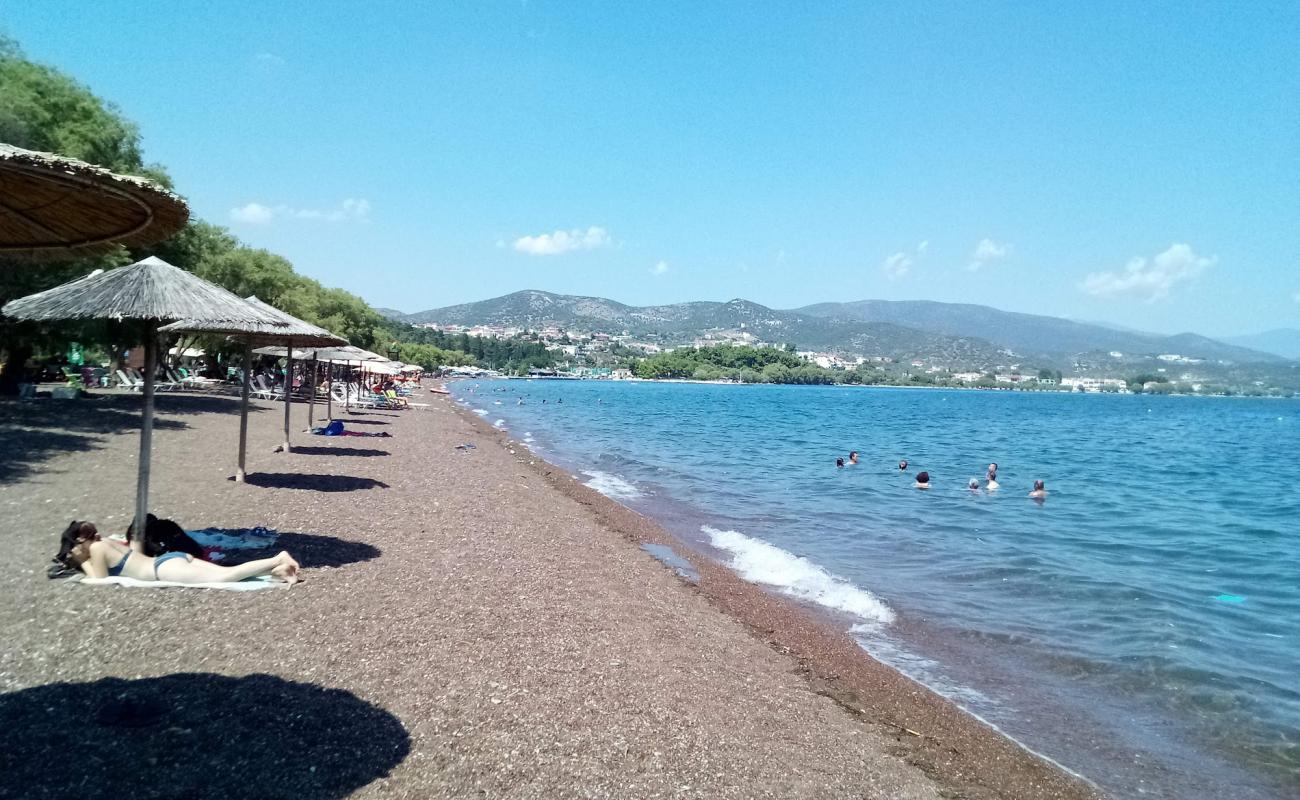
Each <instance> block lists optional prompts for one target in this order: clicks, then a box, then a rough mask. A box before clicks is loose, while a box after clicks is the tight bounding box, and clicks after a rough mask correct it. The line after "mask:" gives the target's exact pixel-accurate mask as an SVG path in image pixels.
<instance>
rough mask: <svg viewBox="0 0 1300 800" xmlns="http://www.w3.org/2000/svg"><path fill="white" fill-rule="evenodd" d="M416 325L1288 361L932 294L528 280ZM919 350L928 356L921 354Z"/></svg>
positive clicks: (422, 316) (1030, 356) (969, 359)
mask: <svg viewBox="0 0 1300 800" xmlns="http://www.w3.org/2000/svg"><path fill="white" fill-rule="evenodd" d="M394 318H395V319H399V320H400V321H404V322H409V323H412V324H420V323H425V322H437V323H440V324H446V325H467V326H473V325H505V326H512V327H519V328H529V329H538V328H546V327H552V326H553V327H558V328H565V329H572V330H587V331H591V332H595V333H609V334H620V333H623V332H627V333H629V334H630V335H632V336H633V337H635V338H644V339H648V340H652V341H656V342H659V343H663V344H668V345H679V344H685V343H689V342H690V341H692V340H693V339H695V338H698V337H700V336H702V335H704V334H706V333H708V332H710V331H714V332H716V331H724V330H727V331H737V330H743V331H744V332H747V333H750V334H752V335H753V336H755V337H756V338H757V339H759V340H761V341H766V342H773V343H786V342H789V343H794V344H797V345H798V346H800V347H806V348H812V349H826V350H837V351H841V352H846V353H855V352H856V353H858V354H861V355H872V354H873V353H871V352H864V351H867V350H871V349H873V348H874V349H877V350H879V349H880V348H884V347H893V348H895V349H897V350H898V353H897V354H898V355H901V356H909V355H912V354H914V353H916V352H920V351H926V352H927V353H929V354H930V356H929V357H934V358H941V357H943V354H944V353H948V354H950V355H951V356H954V357H955V356H961V357H960V359H958V360H960V361H961V362H962V363H977V362H981V363H982V362H997V361H998V360H1001V361H1003V362H1005V361H1008V360H1011V359H1012V358H1013V357H1018V358H1019V359H1020V360H1025V361H1036V362H1039V363H1043V364H1061V363H1063V362H1065V361H1069V360H1070V359H1075V358H1078V357H1081V356H1083V355H1085V354H1098V353H1101V354H1108V353H1110V352H1120V353H1123V354H1126V355H1141V356H1146V357H1154V356H1158V355H1178V356H1183V357H1186V358H1190V359H1205V360H1209V361H1222V362H1233V363H1269V362H1280V361H1283V360H1284V359H1283V358H1282V357H1281V356H1278V355H1275V354H1272V353H1268V352H1262V351H1258V350H1252V349H1249V348H1245V347H1241V346H1237V345H1234V344H1231V343H1226V342H1222V341H1218V340H1215V339H1211V338H1209V337H1205V336H1201V335H1199V334H1195V333H1182V334H1176V335H1173V336H1165V335H1160V334H1147V333H1140V332H1136V331H1123V330H1118V329H1115V328H1110V327H1105V326H1101V325H1094V324H1090V323H1085V322H1078V321H1074V320H1068V319H1063V318H1059V317H1050V316H1046V315H1037V314H1027V313H1023V312H1015V311H1002V310H1000V309H996V308H993V307H991V306H981V305H975V304H968V303H940V302H937V301H931V300H859V301H853V302H847V303H815V304H812V305H808V306H803V307H800V308H795V309H773V308H769V307H767V306H764V305H761V304H759V303H754V302H752V301H749V300H743V299H740V298H736V299H732V300H728V301H725V302H719V301H692V302H686V303H671V304H666V305H653V306H631V305H627V304H624V303H620V302H618V301H615V300H609V299H606V298H601V297H591V296H584V295H562V294H555V293H552V292H545V291H541V290H537V289H525V290H522V291H518V292H513V293H511V294H508V295H503V296H501V297H496V298H491V299H488V300H481V301H478V302H474V303H461V304H458V305H453V306H446V307H443V308H435V309H429V310H427V311H421V312H416V313H413V314H405V315H401V316H396V317H394ZM916 357H921V356H916Z"/></svg>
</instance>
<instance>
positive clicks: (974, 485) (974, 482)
mask: <svg viewBox="0 0 1300 800" xmlns="http://www.w3.org/2000/svg"><path fill="white" fill-rule="evenodd" d="M966 488H967V489H970V490H971V491H972V492H978V491H979V490H980V479H979V478H971V479H970V483H968V484H966Z"/></svg>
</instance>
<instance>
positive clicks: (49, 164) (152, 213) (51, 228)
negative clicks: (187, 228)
mask: <svg viewBox="0 0 1300 800" xmlns="http://www.w3.org/2000/svg"><path fill="white" fill-rule="evenodd" d="M189 218H190V210H189V208H188V207H187V206H186V205H185V201H184V200H182V199H181V198H179V197H177V196H176V195H174V194H172V193H171V192H169V191H167V190H166V189H164V188H162V187H161V186H159V185H157V184H156V183H154V182H153V181H150V180H147V179H145V178H136V177H132V176H129V175H118V174H116V173H113V172H109V171H108V170H106V169H104V168H103V167H97V166H95V165H93V164H87V163H86V162H84V161H78V160H77V159H75V158H65V157H64V156H58V155H54V154H53V153H40V152H37V151H35V150H24V149H22V148H21V147H14V146H13V145H8V144H0V254H3V255H4V256H6V257H11V258H12V257H19V258H23V259H27V260H40V259H50V258H60V257H62V258H69V257H79V256H84V255H90V254H93V253H96V252H99V251H101V250H104V249H107V248H109V247H111V246H113V245H115V244H123V245H128V246H140V245H146V244H152V243H153V242H156V241H159V240H160V239H165V238H167V237H168V236H170V235H172V234H173V233H175V232H176V231H178V230H180V229H181V228H182V227H184V225H185V222H186V220H188V219H189Z"/></svg>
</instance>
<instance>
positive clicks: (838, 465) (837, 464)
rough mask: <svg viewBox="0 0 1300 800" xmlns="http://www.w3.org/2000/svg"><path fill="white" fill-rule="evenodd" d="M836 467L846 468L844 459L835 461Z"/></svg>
mask: <svg viewBox="0 0 1300 800" xmlns="http://www.w3.org/2000/svg"><path fill="white" fill-rule="evenodd" d="M835 466H837V467H842V466H844V459H842V458H837V459H835Z"/></svg>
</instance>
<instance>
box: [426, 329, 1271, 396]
mask: <svg viewBox="0 0 1300 800" xmlns="http://www.w3.org/2000/svg"><path fill="white" fill-rule="evenodd" d="M415 327H418V328H424V329H427V330H433V331H440V332H442V333H445V334H449V335H460V334H465V335H467V336H471V337H483V338H487V339H513V338H524V339H528V340H532V341H537V342H540V343H541V344H543V345H544V346H545V347H546V348H547V349H548V350H550V351H551V352H552V353H554V354H555V358H556V367H555V369H554V370H542V369H534V370H532V372H533V374H534V375H554V376H557V377H579V378H601V379H615V380H620V379H624V380H625V379H633V378H635V377H636V373H635V372H634V369H633V368H634V366H635V364H636V363H637V361H638V360H639V359H644V358H647V357H650V356H655V355H659V354H663V353H672V352H674V351H676V350H678V349H700V348H711V347H728V346H730V347H751V348H760V349H762V348H777V349H786V350H789V348H790V343H785V342H772V341H764V340H762V339H760V338H759V337H758V336H756V335H754V334H753V333H751V332H750V331H749V330H747V327H746V325H745V324H743V323H742V324H741V325H740V326H739V327H737V328H733V329H712V330H705V331H699V332H698V333H697V334H696V335H695V336H693V337H692V338H690V339H689V340H688V341H681V342H680V343H678V344H670V343H668V342H667V341H665V340H664V339H665V337H662V336H656V335H653V334H650V335H645V334H642V335H640V336H637V335H633V333H632V332H630V331H627V330H624V331H622V332H614V333H611V332H605V331H592V330H581V329H570V328H564V327H561V326H559V325H554V324H553V325H547V326H544V327H541V328H536V329H533V328H528V327H523V326H517V325H506V324H476V325H462V324H443V323H439V322H422V323H417V324H415ZM999 353H1000V354H1001V355H1002V356H1004V358H1003V359H1001V362H1000V363H984V364H980V365H978V366H972V365H971V364H969V363H968V362H967V363H960V362H959V363H953V362H947V361H945V360H943V359H940V358H902V359H899V358H895V357H894V356H890V355H883V354H871V355H863V354H851V353H846V352H845V351H844V350H842V349H821V350H811V349H795V350H793V354H794V355H795V356H797V357H798V358H800V359H802V360H803V361H804V362H805V363H807V364H809V365H812V366H815V367H818V368H820V369H822V370H826V371H827V372H829V373H833V374H834V373H839V374H841V375H843V374H847V373H852V372H858V373H861V372H862V371H864V370H865V371H867V372H868V373H869V374H871V375H872V376H873V377H874V380H871V381H845V382H872V383H881V384H891V385H914V386H936V387H970V388H988V389H992V388H998V389H1019V390H1034V391H1073V392H1084V393H1119V394H1128V393H1143V392H1144V393H1161V394H1165V393H1187V394H1248V395H1260V396H1264V395H1273V396H1291V395H1292V394H1293V393H1294V390H1292V389H1288V388H1283V387H1280V386H1269V385H1267V382H1266V381H1264V380H1262V379H1256V380H1253V381H1251V382H1249V383H1248V384H1247V385H1244V386H1229V385H1225V384H1223V383H1220V382H1216V381H1215V380H1214V377H1213V374H1212V373H1211V374H1206V373H1205V372H1204V370H1199V371H1198V369H1197V368H1198V367H1204V366H1205V365H1206V364H1207V360H1206V359H1204V358H1198V357H1195V356H1187V355H1183V354H1179V353H1159V354H1156V355H1154V356H1131V355H1126V354H1125V353H1123V352H1120V351H1108V352H1106V353H1104V354H1097V357H1096V358H1093V359H1091V360H1084V359H1079V360H1076V361H1075V363H1074V364H1073V365H1072V366H1073V370H1072V372H1071V373H1066V372H1063V371H1062V370H1053V369H1050V368H1048V367H1039V366H1034V365H1030V364H1027V363H1024V361H1023V360H1022V359H1019V358H1017V357H1016V354H1015V353H1013V352H1012V351H1010V350H1007V349H1003V350H1000V351H999ZM835 382H841V381H835Z"/></svg>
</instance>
